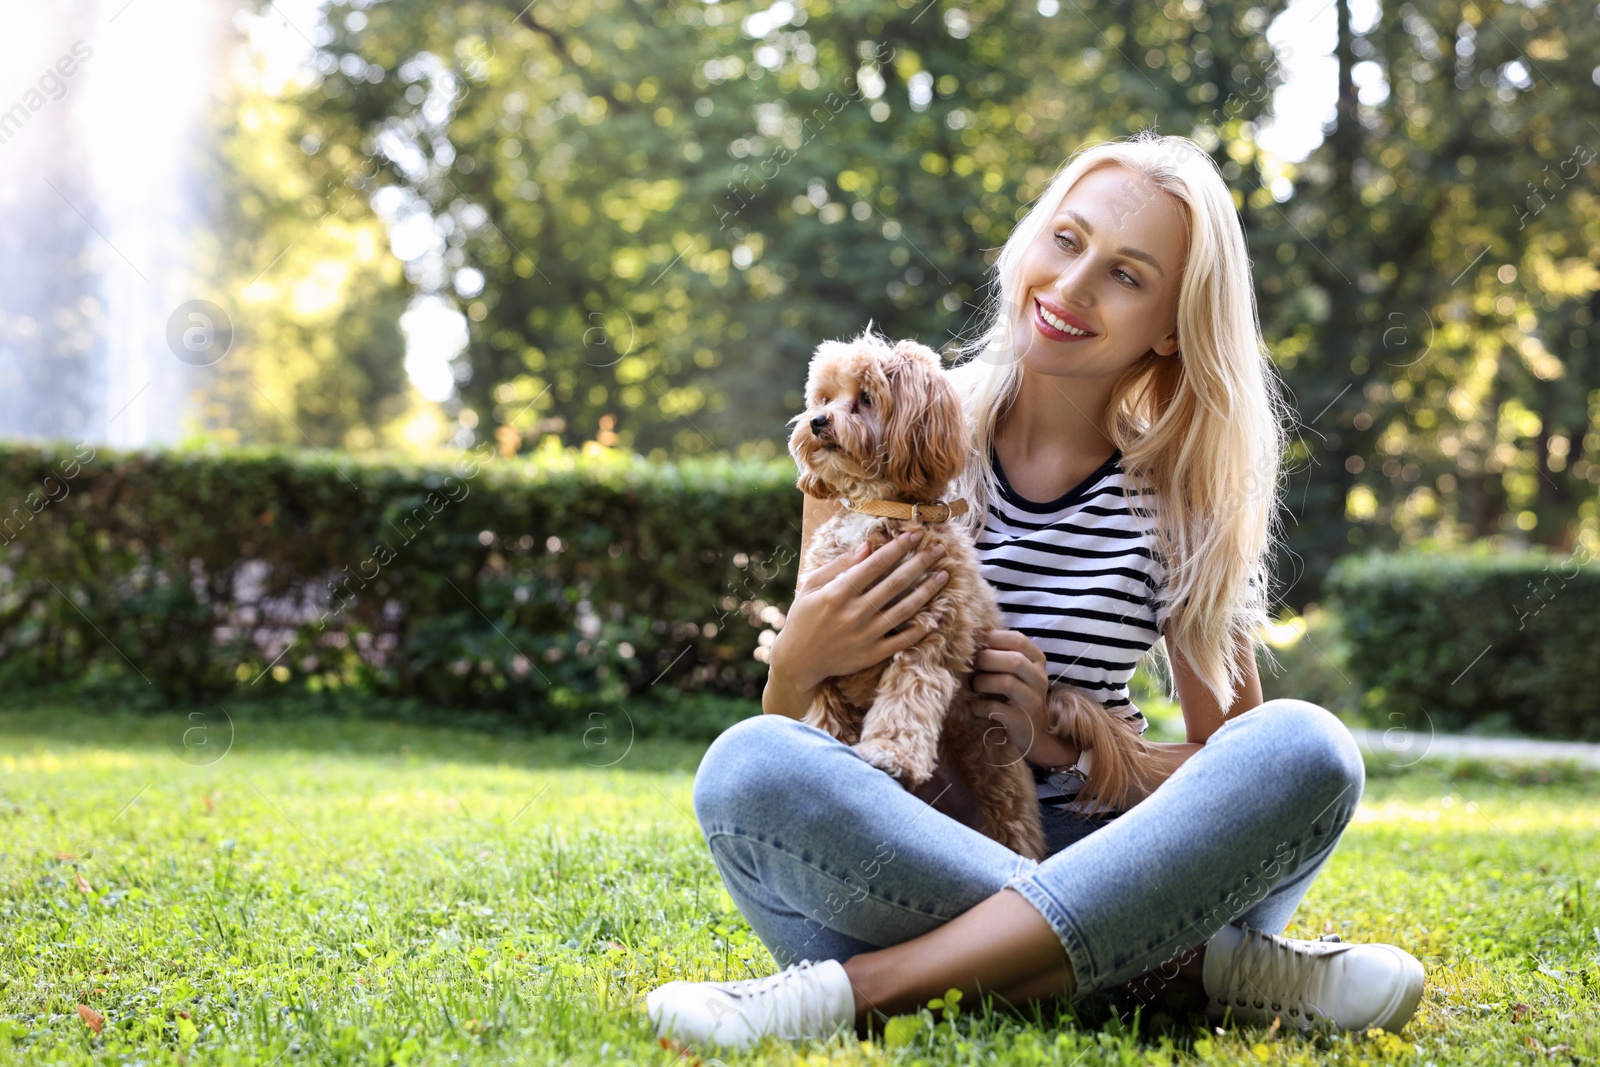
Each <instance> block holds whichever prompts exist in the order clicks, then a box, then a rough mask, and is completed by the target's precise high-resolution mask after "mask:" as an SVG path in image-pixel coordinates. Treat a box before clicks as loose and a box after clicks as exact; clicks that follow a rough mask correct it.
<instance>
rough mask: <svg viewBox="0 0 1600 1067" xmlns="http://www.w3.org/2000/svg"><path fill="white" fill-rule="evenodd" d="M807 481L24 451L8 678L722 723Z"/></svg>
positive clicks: (757, 679)
mask: <svg viewBox="0 0 1600 1067" xmlns="http://www.w3.org/2000/svg"><path fill="white" fill-rule="evenodd" d="M551 443H552V445H553V443H554V442H553V441H552V442H551ZM793 491H794V490H793V488H792V473H791V472H788V471H786V470H785V469H784V468H783V467H782V465H777V464H762V463H749V462H745V463H739V464H735V463H731V462H729V461H728V460H726V459H723V458H720V457H712V458H709V459H688V460H684V461H682V462H681V463H678V464H672V465H662V464H652V463H649V462H647V461H643V460H640V459H639V458H637V457H634V456H630V455H628V454H626V453H623V452H621V451H620V450H604V449H598V448H595V447H594V446H590V448H589V449H588V450H586V451H585V452H583V453H582V454H573V453H562V452H561V451H560V450H558V449H554V448H545V449H543V450H542V451H540V452H539V453H537V454H535V455H532V456H529V457H525V458H520V459H517V460H502V459H496V458H493V450H492V449H491V448H488V447H487V446H485V447H483V448H481V449H480V450H479V451H477V452H474V453H466V454H463V455H462V456H460V457H459V458H458V459H457V460H456V461H455V462H454V463H448V464H447V463H443V462H441V463H435V464H431V465H412V464H407V463H402V462H395V461H383V460H377V459H370V460H356V459H352V458H350V457H349V456H344V455H333V454H329V455H322V456H319V455H316V454H312V453H300V454H295V453H288V452H283V451H272V450H266V449H260V448H256V449H247V450H237V451H228V450H221V449H212V450H208V451H178V452H130V453H124V454H116V453H112V452H110V451H108V450H104V449H102V450H100V451H98V452H96V451H95V450H93V449H91V448H88V447H87V446H82V447H80V448H79V449H78V450H77V451H76V452H68V451H65V450H54V449H40V448H35V447H32V446H25V445H4V446H0V501H4V502H5V507H6V509H7V510H5V511H4V512H3V513H0V542H3V543H0V568H3V570H4V573H5V575H6V576H7V581H6V582H5V583H4V585H0V675H3V677H4V678H5V681H6V684H7V685H10V686H15V685H19V684H51V683H55V682H59V681H61V680H73V681H77V682H79V683H81V684H83V685H84V686H85V687H86V689H87V690H88V691H90V692H92V691H94V690H95V689H96V688H101V687H103V688H106V689H107V690H108V691H126V690H127V689H128V688H129V687H130V686H131V687H133V688H135V689H138V690H143V691H145V692H148V693H151V694H153V695H156V696H159V697H162V698H176V699H185V700H201V699H214V698H219V697H222V696H224V695H227V694H230V693H232V694H236V695H244V696H250V695H252V694H251V692H250V691H251V690H252V689H254V687H257V686H267V687H269V688H270V687H278V686H289V687H291V688H293V689H297V690H299V691H301V692H306V693H313V694H315V693H324V692H328V691H331V690H349V691H351V692H354V693H367V694H376V695H380V696H399V697H414V698H416V699H418V700H420V701H423V702H424V703H427V704H432V705H436V706H455V707H464V706H465V707H473V708H477V709H480V710H488V709H497V710H501V711H506V712H510V713H514V714H515V715H517V716H519V717H521V718H523V719H525V720H527V721H529V722H530V723H532V724H534V725H540V726H550V725H556V724H558V723H562V722H571V721H573V720H574V718H575V717H576V716H577V714H578V713H581V712H586V711H587V710H590V709H593V708H595V707H597V706H598V707H608V708H612V709H614V708H615V707H616V706H617V703H616V702H617V701H619V700H623V699H626V698H631V697H635V696H640V695H643V694H645V693H646V692H648V693H649V695H650V696H651V698H652V699H653V700H654V701H656V702H657V704H677V705H679V708H678V711H677V712H675V713H674V714H675V715H676V719H674V721H679V722H680V725H681V724H682V723H689V722H703V721H709V720H707V715H708V714H712V715H722V714H723V712H722V711H721V710H719V709H718V708H717V707H712V706H711V705H706V707H707V708H710V711H709V712H708V711H706V710H705V709H703V708H702V707H701V704H697V703H695V700H696V699H697V698H699V697H710V696H721V697H734V698H739V699H742V700H756V699H759V696H760V691H761V687H762V685H763V683H764V681H765V677H766V667H765V665H764V662H763V659H764V656H765V654H766V647H767V646H768V645H769V644H770V642H771V641H772V638H773V637H774V636H775V632H776V627H778V626H781V625H782V614H781V612H780V610H779V609H778V607H777V606H776V604H777V603H778V602H779V601H782V602H787V600H788V599H789V598H790V597H791V596H792V594H793V590H794V576H795V572H796V569H797V567H796V558H795V554H794V552H793V551H792V550H791V549H790V548H789V547H788V545H789V544H791V543H793V542H794V541H796V540H797V539H798V536H799V533H798V530H796V529H794V528H792V526H791V525H790V522H789V511H790V508H789V504H790V502H791V494H792V493H793ZM146 687H148V688H146ZM670 717H671V716H669V718H670Z"/></svg>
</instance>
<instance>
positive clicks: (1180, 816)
mask: <svg viewBox="0 0 1600 1067" xmlns="http://www.w3.org/2000/svg"><path fill="white" fill-rule="evenodd" d="M1365 779H1366V773H1365V768H1364V767H1363V764H1362V761H1361V752H1360V750H1359V749H1358V748H1357V747H1356V743H1355V739H1354V738H1353V737H1351V735H1350V731H1349V730H1348V729H1346V728H1345V726H1344V724H1343V723H1341V722H1340V721H1339V720H1338V719H1337V718H1335V717H1334V716H1333V715H1332V714H1331V713H1330V712H1328V711H1326V710H1324V709H1323V708H1320V707H1318V706H1317V705H1315V704H1309V703H1307V702H1305V701H1302V700H1272V701H1268V702H1267V703H1265V704H1262V705H1260V706H1259V707H1257V708H1254V709H1252V710H1250V711H1248V712H1246V713H1244V714H1242V715H1239V716H1237V717H1235V718H1232V719H1229V720H1227V721H1226V722H1225V723H1223V725H1222V726H1221V727H1219V728H1218V729H1217V730H1216V732H1215V733H1213V734H1212V736H1211V739H1210V740H1209V741H1208V742H1207V743H1206V744H1205V745H1204V746H1203V747H1202V748H1201V749H1200V750H1199V751H1198V752H1196V753H1195V754H1194V755H1192V756H1190V757H1189V759H1188V760H1187V761H1185V762H1184V764H1183V765H1182V766H1181V767H1179V768H1178V770H1177V771H1176V772H1174V773H1173V775H1172V776H1171V777H1170V778H1169V779H1167V781H1166V782H1164V783H1162V785H1161V786H1160V788H1158V789H1157V790H1155V792H1153V793H1151V794H1150V795H1149V796H1148V797H1146V798H1145V799H1144V800H1143V801H1142V802H1140V803H1139V804H1137V805H1135V806H1134V807H1133V808H1131V809H1129V810H1128V811H1126V812H1124V813H1122V814H1120V815H1118V816H1117V817H1115V818H1111V819H1087V820H1085V819H1081V818H1080V819H1077V820H1072V819H1070V818H1069V817H1067V816H1062V815H1060V814H1059V813H1056V812H1053V811H1051V810H1049V809H1046V810H1045V817H1046V819H1047V822H1046V827H1047V830H1048V831H1049V838H1050V842H1051V848H1052V849H1056V850H1057V851H1054V852H1053V854H1051V855H1049V856H1047V857H1046V858H1045V859H1044V860H1043V861H1035V860H1031V859H1028V858H1027V857H1025V856H1021V855H1019V854H1017V853H1015V852H1013V851H1011V850H1010V849H1008V848H1006V847H1005V846H1004V845H1001V844H999V843H998V842H996V841H993V840H991V839H990V838H988V837H985V836H984V835H983V834H981V833H979V832H978V831H977V830H974V829H971V828H970V827H968V826H966V825H965V824H963V823H961V822H958V821H957V820H956V819H954V818H951V817H950V816H948V815H945V814H943V813H942V812H940V811H938V810H936V809H934V808H933V807H931V806H930V805H929V804H927V803H925V802H924V801H922V800H920V799H918V798H917V797H916V796H914V795H912V794H911V793H909V792H907V791H906V790H905V789H904V788H902V787H901V786H900V785H899V784H898V783H896V782H895V780H894V779H892V778H890V777H889V776H888V775H887V774H885V773H883V772H882V771H880V770H878V769H877V768H875V767H873V766H872V765H871V764H869V763H867V762H866V761H865V760H864V759H862V758H861V757H859V756H857V755H856V754H855V751H854V750H853V749H851V748H850V747H849V746H847V745H845V744H843V743H842V742H840V741H839V740H837V739H836V738H834V737H833V736H832V735H830V734H828V733H826V732H824V731H822V730H820V729H817V728H816V727H814V726H808V725H806V724H805V723H802V722H799V721H797V720H794V719H789V718H786V717H784V716H779V715H757V716H755V717H753V718H749V719H745V720H742V721H740V722H738V723H735V724H734V725H733V726H732V727H730V728H729V729H727V730H726V731H724V732H723V733H722V734H721V736H719V737H718V738H717V739H716V740H715V741H714V742H712V744H711V746H710V748H708V749H707V750H706V753H705V756H704V757H703V758H702V759H701V761H700V767H699V770H698V771H697V772H696V774H695V780H694V808H695V815H696V817H697V818H698V819H699V822H700V826H701V828H702V830H703V831H704V832H705V836H706V843H707V845H708V846H709V848H710V850H711V855H712V859H713V861H714V862H715V863H716V865H717V869H718V871H720V872H721V874H722V878H723V881H724V882H725V883H726V885H727V888H728V893H729V895H730V896H731V897H732V898H733V901H734V903H735V904H736V905H737V906H738V908H739V910H740V912H742V913H743V914H744V917H745V919H746V920H748V921H749V923H750V926H751V928H752V929H753V930H754V931H755V933H756V935H757V936H758V937H760V938H761V940H762V942H763V943H765V944H766V946H767V948H768V949H769V950H770V951H771V953H772V956H773V958H774V959H775V960H776V961H777V963H778V965H779V966H780V967H786V966H788V965H790V964H791V963H794V962H796V961H798V960H801V959H813V960H823V959H837V960H841V961H843V960H847V959H849V958H850V957H851V956H854V955H856V954H858V953H861V952H869V951H872V950H874V949H878V948H884V947H887V946H890V945H896V944H900V943H901V942H904V941H909V940H911V939H912V938H915V937H918V936H920V935H922V934H925V933H927V932H928V931H929V930H932V929H934V928H936V927H938V926H941V925H943V924H944V923H946V922H949V921H950V920H951V919H953V918H955V917H956V916H957V915H960V914H961V913H962V912H964V911H966V910H967V909H968V908H971V907H972V906H973V905H975V904H977V903H978V902H980V901H982V900H984V899H986V898H988V897H991V896H993V895H994V894H995V893H997V892H999V891H1000V890H1001V889H1014V890H1016V891H1017V892H1018V893H1021V894H1022V896H1023V897H1024V898H1026V899H1027V901H1028V902H1029V903H1030V904H1032V905H1033V906H1034V907H1036V908H1037V909H1039V912H1040V914H1041V915H1043V917H1044V919H1045V921H1047V922H1048V923H1049V924H1050V927H1051V929H1053V930H1054V931H1055V933H1056V936H1057V937H1059V938H1060V940H1061V947H1062V948H1063V949H1064V950H1065V952H1066V956H1067V959H1068V960H1069V961H1070V962H1071V964H1072V969H1073V972H1074V974H1075V976H1076V980H1077V991H1076V993H1075V994H1074V995H1075V996H1085V995H1088V994H1090V993H1094V992H1100V991H1103V990H1109V989H1112V988H1115V987H1117V986H1119V985H1121V984H1123V983H1125V982H1127V981H1128V980H1129V979H1133V978H1137V977H1138V976H1140V975H1144V974H1146V973H1148V972H1150V971H1152V970H1154V969H1155V968H1157V967H1159V966H1160V965H1162V964H1163V963H1166V962H1169V961H1172V960H1174V959H1175V958H1177V957H1178V956H1180V955H1181V954H1183V953H1184V952H1186V951H1188V950H1190V949H1194V948H1197V947H1198V946H1200V945H1202V944H1204V943H1205V942H1206V941H1208V940H1209V939H1210V938H1211V936H1212V935H1213V934H1215V933H1216V932H1217V931H1218V930H1220V929H1221V928H1222V927H1223V926H1225V925H1227V924H1229V923H1248V924H1249V925H1250V926H1252V927H1255V928H1257V929H1262V930H1266V931H1269V932H1271V933H1281V932H1282V931H1283V930H1284V928H1285V927H1286V926H1287V925H1288V922H1289V918H1290V916H1292V915H1293V914H1294V910H1295V908H1296V907H1297V906H1298V905H1299V903H1300V900H1301V898H1303V897H1304V896H1305V894H1306V890H1307V889H1309V888H1310V886H1311V881H1312V879H1313V878H1315V877H1316V874H1317V871H1318V870H1319V869H1321V867H1322V865H1323V863H1324V862H1326V861H1327V859H1328V856H1329V855H1331V854H1332V852H1333V850H1334V847H1335V846H1336V845H1337V844H1338V842H1339V836H1340V834H1341V833H1343V831H1344V828H1345V826H1346V825H1348V824H1349V822H1350V819H1351V817H1352V816H1353V815H1354V814H1355V810H1356V806H1357V804H1358V803H1359V801H1360V799H1361V791H1362V787H1363V785H1364V784H1365Z"/></svg>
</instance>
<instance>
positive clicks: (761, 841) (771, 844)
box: [706, 830, 955, 933]
mask: <svg viewBox="0 0 1600 1067" xmlns="http://www.w3.org/2000/svg"><path fill="white" fill-rule="evenodd" d="M718 837H736V838H739V839H741V840H744V841H752V842H754V843H756V844H758V845H764V846H766V847H767V848H770V849H774V850H775V851H777V852H781V853H782V854H783V855H785V856H788V857H789V858H790V859H792V860H794V861H795V862H796V863H802V864H805V865H806V866H807V867H810V868H811V869H812V870H813V871H815V872H816V873H818V874H820V875H821V876H823V877H824V878H828V879H830V880H832V881H833V882H834V883H835V884H836V885H839V886H842V887H844V888H846V889H851V888H853V887H852V886H851V884H850V883H849V882H847V881H843V880H841V879H840V877H839V876H838V875H837V874H835V873H834V872H833V871H830V870H828V869H827V868H826V867H821V866H818V865H817V864H816V863H815V862H813V861H811V860H808V859H806V858H804V857H803V856H800V855H797V854H796V853H795V852H793V851H792V850H790V849H789V848H787V847H785V846H784V845H782V844H780V843H778V842H777V841H776V839H774V840H770V841H769V840H767V839H766V838H763V837H761V836H759V835H755V834H748V833H745V832H744V831H743V830H708V831H707V832H706V845H707V847H714V846H713V845H712V840H713V839H714V838H718ZM867 896H869V897H872V898H873V899H874V900H876V901H877V902H878V903H880V904H883V905H885V906H887V907H890V908H894V909H896V910H898V911H903V912H905V913H906V914H908V915H915V916H917V917H918V918H919V919H936V920H938V921H939V922H949V921H950V919H953V918H955V916H953V915H952V916H950V918H945V917H944V916H942V915H935V914H933V913H932V912H926V911H919V910H918V909H916V908H913V907H910V906H909V905H906V904H902V903H900V902H899V901H897V900H890V899H889V898H888V897H885V896H883V895H881V894H878V893H874V892H873V891H872V886H871V885H870V884H869V885H868V886H867ZM861 899H862V898H860V897H856V898H854V899H853V900H851V903H859V902H860V900H861ZM841 910H842V909H841ZM804 918H807V919H810V918H812V917H811V916H804ZM813 921H816V920H814V919H813ZM823 925H824V926H826V925H827V924H826V923H824V924H823ZM828 928H829V929H833V928H832V927H828ZM837 932H839V933H843V932H844V931H837Z"/></svg>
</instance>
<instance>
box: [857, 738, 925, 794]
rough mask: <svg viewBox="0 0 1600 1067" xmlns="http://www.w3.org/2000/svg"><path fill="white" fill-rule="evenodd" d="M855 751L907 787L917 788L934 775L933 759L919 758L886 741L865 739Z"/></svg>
mask: <svg viewBox="0 0 1600 1067" xmlns="http://www.w3.org/2000/svg"><path fill="white" fill-rule="evenodd" d="M855 752H856V754H857V755H858V756H860V757H861V758H862V759H864V760H866V761H867V762H868V763H870V764H872V765H873V766H874V767H876V768H878V770H880V771H882V772H884V773H885V774H887V775H888V776H889V777H891V778H893V779H895V780H896V781H898V782H899V783H900V784H901V785H903V786H905V787H906V788H907V789H915V788H916V787H917V786H919V785H921V784H922V783H923V782H926V781H927V780H928V779H929V778H931V777H933V761H932V760H918V759H917V758H915V757H914V756H912V755H911V754H909V753H907V752H906V751H904V750H903V749H902V748H900V747H898V746H896V745H891V744H889V743H888V742H886V741H863V742H861V743H860V744H858V745H856V746H855Z"/></svg>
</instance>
